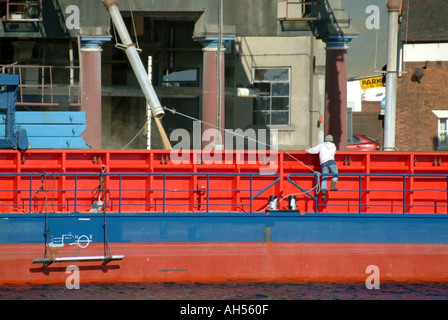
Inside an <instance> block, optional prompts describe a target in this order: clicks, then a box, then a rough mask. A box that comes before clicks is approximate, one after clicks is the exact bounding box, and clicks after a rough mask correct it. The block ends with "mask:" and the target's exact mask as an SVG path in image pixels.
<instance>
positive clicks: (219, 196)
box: [0, 172, 280, 213]
mask: <svg viewBox="0 0 448 320" xmlns="http://www.w3.org/2000/svg"><path fill="white" fill-rule="evenodd" d="M279 181H280V176H279V175H278V174H275V175H270V176H264V175H261V174H259V173H240V174H235V173H177V172H176V173H105V172H101V173H100V174H97V173H45V172H42V173H14V174H11V173H0V212H3V213H48V212H49V213H51V212H55V213H63V212H69V213H72V212H95V213H96V212H104V211H107V212H118V213H123V212H132V213H135V212H160V213H168V212H214V211H220V212H234V211H237V212H257V211H262V210H265V209H266V205H267V201H266V200H265V199H267V198H268V194H270V193H272V192H273V191H272V189H274V188H275V187H276V185H277V184H278V182H279Z"/></svg>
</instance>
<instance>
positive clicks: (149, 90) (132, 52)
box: [103, 0, 165, 118]
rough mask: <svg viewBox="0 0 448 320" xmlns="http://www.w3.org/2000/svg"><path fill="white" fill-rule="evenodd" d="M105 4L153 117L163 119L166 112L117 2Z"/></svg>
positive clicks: (109, 1) (105, 0)
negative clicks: (150, 80)
mask: <svg viewBox="0 0 448 320" xmlns="http://www.w3.org/2000/svg"><path fill="white" fill-rule="evenodd" d="M103 4H104V6H105V7H106V9H107V10H108V11H109V13H110V16H111V18H112V22H113V24H114V25H115V27H116V29H117V32H118V35H119V36H120V39H121V43H122V46H123V48H124V50H125V52H126V56H127V57H128V60H129V63H130V64H131V66H132V70H134V73H135V76H136V77H137V81H138V83H139V85H140V87H141V89H142V91H143V94H144V95H145V98H146V100H147V102H148V104H149V107H150V108H151V112H152V115H153V116H154V117H155V118H161V117H163V116H164V115H165V111H163V108H162V106H161V104H160V101H159V99H158V98H157V95H156V93H155V91H154V88H153V87H152V84H151V83H150V82H149V80H148V75H147V73H146V70H145V67H144V66H143V63H142V61H141V59H140V57H139V55H138V52H137V48H136V47H135V44H134V43H133V42H132V40H131V37H130V36H129V32H128V30H127V28H126V25H125V24H124V21H123V18H122V16H121V13H120V10H119V9H118V1H117V0H103Z"/></svg>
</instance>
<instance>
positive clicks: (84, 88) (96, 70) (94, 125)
mask: <svg viewBox="0 0 448 320" xmlns="http://www.w3.org/2000/svg"><path fill="white" fill-rule="evenodd" d="M109 40H110V36H82V37H81V59H80V63H81V111H84V112H85V113H86V124H87V128H86V130H85V132H84V134H83V136H84V140H85V142H86V144H87V145H89V146H90V147H91V148H92V149H101V51H102V49H101V45H102V44H103V43H104V42H105V41H109Z"/></svg>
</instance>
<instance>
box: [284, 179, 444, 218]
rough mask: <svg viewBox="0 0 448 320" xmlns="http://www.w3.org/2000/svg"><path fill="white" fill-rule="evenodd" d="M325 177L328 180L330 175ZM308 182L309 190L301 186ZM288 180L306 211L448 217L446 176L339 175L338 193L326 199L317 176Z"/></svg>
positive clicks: (331, 193)
mask: <svg viewBox="0 0 448 320" xmlns="http://www.w3.org/2000/svg"><path fill="white" fill-rule="evenodd" d="M325 175H326V176H328V181H330V179H331V178H332V174H331V173H330V174H325ZM325 175H324V174H322V176H325ZM297 177H298V178H299V179H298V181H296V180H295V178H297ZM307 178H308V179H307ZM310 179H311V180H312V181H314V184H313V185H312V186H313V187H312V188H309V187H308V188H307V187H303V186H301V183H302V182H303V181H306V180H310ZM287 181H288V182H289V183H290V184H292V185H293V186H294V187H295V188H296V190H298V191H299V195H300V196H298V198H297V203H298V204H299V207H301V209H302V210H303V211H305V212H315V213H317V212H328V213H385V214H390V213H396V214H407V213H419V214H428V213H429V214H448V174H429V173H428V174H418V173H414V174H405V173H396V174H394V173H370V174H369V173H340V174H339V182H338V184H337V187H338V191H331V190H330V191H328V194H327V196H326V199H325V200H323V199H322V197H321V192H319V190H320V179H319V176H318V175H317V174H313V173H297V174H295V173H291V174H288V175H287ZM328 184H330V182H328ZM309 185H310V184H308V186H309ZM310 200H311V203H312V205H308V206H305V203H306V202H307V201H308V202H309V201H310ZM300 203H302V206H300Z"/></svg>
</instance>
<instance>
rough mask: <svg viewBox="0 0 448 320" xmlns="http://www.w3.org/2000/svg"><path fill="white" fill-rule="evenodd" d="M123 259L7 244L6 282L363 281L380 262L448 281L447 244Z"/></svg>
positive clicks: (199, 247)
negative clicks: (50, 260)
mask: <svg viewBox="0 0 448 320" xmlns="http://www.w3.org/2000/svg"><path fill="white" fill-rule="evenodd" d="M110 250H111V253H112V254H122V255H124V259H123V260H122V261H112V262H110V263H109V264H107V265H106V266H105V267H101V262H92V261H90V262H77V263H73V262H72V263H68V262H63V263H54V264H51V265H50V266H48V267H47V268H44V269H42V265H41V264H33V263H32V260H34V259H37V258H42V257H43V254H44V246H43V245H42V244H2V245H0V283H34V284H38V283H55V284H57V283H60V284H61V285H65V281H66V279H67V278H68V277H69V275H70V273H67V272H66V271H67V266H69V265H76V266H77V267H78V268H79V271H80V273H79V281H80V284H81V285H82V283H83V282H84V283H89V282H106V283H111V282H142V281H153V282H158V281H177V282H183V281H212V282H213V281H228V280H234V281H309V280H313V281H362V282H365V281H366V279H367V278H368V277H369V275H370V274H371V273H370V272H371V271H369V272H366V269H367V268H368V267H369V266H376V267H378V272H379V273H378V276H379V279H380V280H381V281H384V280H397V281H448V269H447V268H446V266H447V265H448V247H447V246H446V245H440V244H384V243H382V244H375V243H371V244H355V243H255V242H249V243H188V244H187V243H132V244H125V243H111V244H110ZM102 254H103V245H102V244H91V245H90V246H89V247H88V248H85V249H82V248H79V247H78V246H65V247H61V248H52V256H53V257H64V256H87V255H102Z"/></svg>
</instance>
